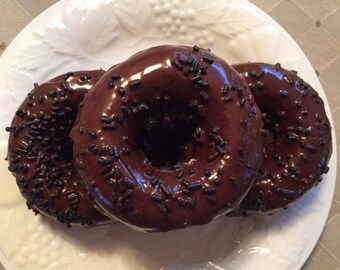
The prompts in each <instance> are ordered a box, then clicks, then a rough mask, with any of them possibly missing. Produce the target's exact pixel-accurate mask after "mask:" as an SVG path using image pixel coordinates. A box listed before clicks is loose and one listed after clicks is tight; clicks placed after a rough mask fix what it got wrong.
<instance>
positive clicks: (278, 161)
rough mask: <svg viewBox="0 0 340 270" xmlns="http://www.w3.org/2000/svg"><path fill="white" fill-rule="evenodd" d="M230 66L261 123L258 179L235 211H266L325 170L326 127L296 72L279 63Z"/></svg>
mask: <svg viewBox="0 0 340 270" xmlns="http://www.w3.org/2000/svg"><path fill="white" fill-rule="evenodd" d="M233 67H234V68H235V69H236V70H237V71H238V72H240V73H241V74H242V75H243V76H244V78H245V79H246V80H247V82H248V84H249V87H250V89H251V90H252V93H253V95H254V98H255V101H256V103H257V105H258V106H259V108H260V110H261V111H262V113H263V120H264V123H265V124H264V125H265V129H264V130H263V131H262V133H263V135H264V137H265V148H264V154H265V159H264V164H263V167H262V169H261V174H262V177H261V178H260V179H259V181H256V183H255V184H254V185H253V186H252V188H251V189H250V191H249V193H248V194H247V196H246V197H245V199H244V200H243V201H242V204H241V206H240V208H239V209H238V210H239V211H241V212H242V211H243V212H245V213H246V212H254V211H260V212H267V211H271V210H274V209H277V208H281V207H287V206H288V205H289V204H290V203H292V202H294V201H295V200H297V199H298V198H300V197H301V196H302V195H303V194H304V193H305V192H306V191H308V190H309V189H310V188H312V187H314V186H316V185H317V184H318V183H319V182H320V181H321V179H322V178H321V175H322V174H323V173H326V172H327V171H328V167H327V163H328V160H329V158H330V155H331V152H332V143H331V127H330V123H329V120H328V118H327V115H326V113H325V110H324V104H323V101H322V99H321V98H320V97H319V95H318V93H317V92H316V91H315V90H314V89H313V88H312V87H311V86H310V85H309V84H307V83H306V82H304V81H303V80H302V79H301V78H300V77H299V76H297V74H296V72H294V71H288V70H285V69H283V68H281V66H280V65H279V64H277V65H269V64H262V63H246V64H240V65H235V66H233Z"/></svg>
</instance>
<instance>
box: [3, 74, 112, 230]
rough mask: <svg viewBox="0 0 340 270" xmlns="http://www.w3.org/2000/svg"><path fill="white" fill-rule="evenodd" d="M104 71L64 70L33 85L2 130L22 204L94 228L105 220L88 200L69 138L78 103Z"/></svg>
mask: <svg viewBox="0 0 340 270" xmlns="http://www.w3.org/2000/svg"><path fill="white" fill-rule="evenodd" d="M103 73H104V72H103V71H102V70H96V71H81V72H75V73H67V74H65V75H61V76H58V77H56V78H54V79H52V80H50V81H48V82H46V83H44V84H42V85H40V86H38V85H35V87H36V88H34V89H33V90H32V91H31V92H30V93H29V94H28V96H27V97H26V98H25V100H24V101H23V102H22V104H21V106H20V108H19V109H18V111H17V112H16V115H15V116H14V118H13V121H12V124H11V126H10V127H9V128H7V130H8V131H9V132H10V137H9V144H8V160H9V170H10V171H11V172H12V173H13V174H14V176H15V177H16V181H17V184H18V186H19V188H20V191H21V193H22V195H23V196H24V197H25V198H26V199H27V206H28V207H29V208H30V209H32V210H33V211H35V212H36V213H38V212H40V213H42V214H44V215H46V216H49V217H51V218H53V219H56V220H58V221H60V222H62V223H65V224H66V225H81V226H93V225H96V224H97V223H102V222H104V221H107V220H108V218H107V217H105V216H104V215H102V214H101V213H99V212H98V211H97V210H95V209H94V208H93V206H92V204H91V203H90V202H89V201H88V199H87V190H86V188H85V186H84V185H83V184H82V182H81V179H80V177H79V175H78V172H77V170H75V168H74V164H73V152H72V145H73V142H72V140H71V138H70V137H69V132H70V130H71V128H72V127H73V124H74V121H75V119H76V115H77V112H78V108H79V104H80V102H81V101H82V99H83V97H84V95H85V93H86V92H87V91H88V90H89V89H90V88H91V87H92V86H93V84H95V83H96V82H97V81H98V80H99V78H100V77H101V76H102V74H103Z"/></svg>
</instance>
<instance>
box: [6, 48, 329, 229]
mask: <svg viewBox="0 0 340 270" xmlns="http://www.w3.org/2000/svg"><path fill="white" fill-rule="evenodd" d="M7 131H8V132H9V134H10V136H9V146H8V156H7V158H8V161H9V170H10V171H11V172H12V173H13V175H14V176H15V178H16V182H17V184H18V187H19V189H20V191H21V193H22V195H23V196H24V197H25V198H26V202H27V206H28V208H30V209H32V210H33V211H34V212H36V213H41V214H43V215H45V216H48V217H51V218H53V219H55V220H57V221H59V222H61V223H64V224H66V225H68V226H71V225H75V226H86V227H93V226H95V225H99V224H104V223H108V222H110V221H114V222H119V223H122V224H126V225H128V226H130V227H133V228H135V229H138V230H142V231H148V232H153V231H169V230H175V229H179V228H185V227H189V226H192V225H202V224H205V223H208V222H209V221H211V220H213V219H215V218H217V217H219V216H225V215H241V214H253V213H260V212H264V213H268V212H272V211H274V210H276V209H280V208H286V207H287V206H288V205H289V204H291V203H293V202H294V201H296V200H297V199H298V198H300V197H301V196H302V195H303V194H304V193H305V192H306V191H308V190H309V189H311V188H312V187H313V186H315V185H316V184H317V183H318V182H320V181H321V177H322V174H324V173H327V171H328V167H327V164H328V160H329V158H330V155H331V151H332V145H331V127H330V123H329V120H328V119H327V115H326V113H325V110H324V105H323V101H322V99H321V98H320V97H319V95H318V93H317V92H316V91H315V90H313V89H312V87H311V86H310V85H308V84H307V83H306V82H304V81H303V80H302V79H301V78H300V77H298V76H297V74H296V72H294V71H288V70H285V69H283V68H282V67H281V66H280V65H279V64H276V65H271V64H262V63H246V64H239V65H235V66H233V67H231V66H230V65H228V64H227V63H226V62H225V61H224V60H223V59H221V58H220V57H218V56H216V55H214V54H213V53H212V52H211V51H210V50H205V49H202V48H199V47H197V46H193V47H188V46H170V45H163V46H158V47H153V48H149V49H147V50H145V51H142V52H139V53H137V54H135V55H133V56H132V57H130V58H129V59H127V60H126V61H124V62H122V63H119V64H117V65H115V66H113V67H112V68H110V69H109V70H108V71H106V72H104V71H103V70H96V71H78V72H69V73H67V74H64V75H61V76H58V77H57V78H54V79H52V80H50V81H48V82H46V83H44V84H41V85H38V84H35V85H34V89H33V90H32V91H31V92H30V93H29V94H28V95H27V97H26V98H25V100H24V101H23V103H22V104H21V106H20V107H19V108H18V110H17V111H16V114H15V116H14V118H13V120H12V124H11V125H10V126H9V127H7Z"/></svg>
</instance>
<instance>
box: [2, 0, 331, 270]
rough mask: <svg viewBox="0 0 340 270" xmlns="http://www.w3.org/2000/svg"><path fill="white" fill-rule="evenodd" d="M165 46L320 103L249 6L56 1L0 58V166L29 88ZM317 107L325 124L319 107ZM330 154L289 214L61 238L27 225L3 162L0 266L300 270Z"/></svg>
mask: <svg viewBox="0 0 340 270" xmlns="http://www.w3.org/2000/svg"><path fill="white" fill-rule="evenodd" d="M170 43H172V44H189V45H193V44H197V45H200V46H203V47H210V48H211V49H212V50H213V52H214V53H216V54H218V55H220V56H222V57H223V58H224V59H225V60H226V61H228V62H229V63H231V64H232V63H238V62H245V61H264V62H269V63H276V62H281V63H282V65H283V66H284V67H286V68H287V69H294V70H297V71H299V74H300V75H301V76H302V77H303V78H304V79H305V80H306V81H308V82H309V83H310V84H312V85H313V86H314V88H315V89H316V90H318V91H319V93H320V96H321V97H322V98H324V99H325V95H324V92H323V90H322V87H321V85H320V83H319V80H318V78H317V76H316V74H315V72H314V70H313V68H312V66H311V65H310V63H309V61H308V60H307V58H306V57H305V55H304V54H303V53H302V51H301V50H300V48H299V47H298V46H297V45H296V43H295V42H294V41H293V40H292V38H291V37H290V36H289V35H288V34H287V33H286V32H285V31H284V30H283V29H282V28H281V27H280V26H278V24H276V23H275V22H274V21H273V20H272V19H271V18H270V17H268V16H267V15H266V14H265V13H263V12H262V11H261V10H259V9H258V8H256V7H255V6H253V5H252V4H250V3H249V2H247V1H242V0H213V1H206V0H195V1H184V0H183V1H182V0H173V1H171V0H160V1H156V0H150V1H147V0H116V1H112V0H111V1H110V0H107V1H106V0H97V1H90V0H87V1H86V0H73V1H72V0H64V1H60V2H58V3H57V4H56V5H54V6H53V7H51V8H50V9H48V10H47V11H45V12H44V13H43V14H41V15H40V16H39V17H38V18H36V19H35V20H34V21H33V22H32V23H30V24H29V25H28V26H27V27H26V28H25V29H24V30H23V31H22V32H21V33H20V34H19V35H18V36H17V37H16V39H15V40H14V41H13V42H12V44H11V45H10V46H9V47H8V48H7V50H6V51H5V53H4V54H3V55H2V57H1V60H0V89H1V90H0V107H1V111H2V117H1V119H0V142H1V156H2V157H5V155H6V144H7V134H6V133H5V131H4V130H5V126H8V125H9V124H10V121H11V119H12V116H13V114H14V112H15V110H16V108H17V106H18V105H19V104H20V102H21V100H22V99H23V97H24V96H25V95H26V94H27V92H28V91H29V90H30V89H31V88H32V85H33V82H38V83H42V82H44V81H46V80H47V79H49V78H52V77H54V76H55V75H58V74H61V73H64V72H67V71H70V70H80V69H91V68H98V67H102V68H104V69H105V68H108V67H110V66H111V65H113V64H115V63H117V62H119V61H122V60H124V59H126V58H127V57H128V56H130V55H131V54H132V53H134V52H137V51H139V50H141V49H144V48H147V47H150V46H153V45H157V44H170ZM326 109H327V113H328V115H329V116H331V113H330V111H329V106H328V104H327V102H326ZM333 145H334V146H335V136H334V134H333ZM335 149H336V147H334V153H333V156H332V158H331V160H330V168H331V169H330V171H329V173H328V174H327V176H325V177H324V181H323V182H322V183H321V184H320V185H319V186H318V187H317V188H316V189H314V190H312V191H311V192H309V194H307V195H306V196H305V197H304V198H302V200H300V201H299V202H298V203H297V204H296V205H294V206H292V207H290V208H289V209H288V210H282V211H280V212H278V213H277V214H275V215H273V216H254V217H250V218H222V219H219V220H217V221H214V222H212V223H211V224H208V225H205V226H201V227H194V228H190V229H186V230H179V231H175V232H169V233H154V234H145V233H140V232H136V231H132V230H131V229H129V228H125V227H123V226H121V225H112V226H103V227H100V228H94V229H91V230H87V229H80V228H71V229H67V228H65V227H63V226H62V225H59V224H57V223H55V222H52V221H49V220H47V219H45V218H42V217H40V216H34V215H33V213H32V212H31V211H28V210H27V209H26V206H25V202H24V200H23V199H22V198H21V196H20V194H19V191H18V189H17V187H16V185H15V181H14V179H13V177H12V176H11V175H10V173H9V172H8V171H7V164H6V162H5V161H4V160H2V161H1V179H0V192H1V194H0V260H1V262H2V263H3V265H4V266H5V267H6V269H18V270H21V269H34V270H40V269H51V270H52V269H53V270H57V269H62V270H65V269H66V270H68V269H134V270H135V269H168V270H169V269H210V270H212V269H238V270H239V269H277V270H280V269H299V268H300V267H301V266H302V265H303V263H304V262H305V261H306V259H307V258H308V256H309V254H310V253H311V251H312V249H313V247H314V246H315V244H316V242H317V240H318V238H319V236H320V234H321V231H322V229H323V227H324V224H325V221H326V219H327V215H328V212H329V209H330V205H331V201H332V197H333V191H334V186H335V173H336V161H335V157H336V153H335Z"/></svg>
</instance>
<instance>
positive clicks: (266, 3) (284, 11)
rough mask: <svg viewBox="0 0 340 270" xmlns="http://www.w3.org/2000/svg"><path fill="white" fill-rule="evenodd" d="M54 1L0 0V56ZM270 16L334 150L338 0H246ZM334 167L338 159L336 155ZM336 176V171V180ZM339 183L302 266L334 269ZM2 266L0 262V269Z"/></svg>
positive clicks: (339, 248)
mask: <svg viewBox="0 0 340 270" xmlns="http://www.w3.org/2000/svg"><path fill="white" fill-rule="evenodd" d="M56 2H57V0H0V55H1V54H2V52H3V51H4V50H5V49H6V47H7V46H8V45H9V44H10V42H11V41H12V39H13V38H14V37H15V36H16V35H17V34H18V33H19V32H20V31H21V30H22V29H23V28H24V27H25V26H26V25H27V24H28V23H29V22H30V21H31V20H32V19H34V18H35V17H36V16H37V15H39V14H40V13H41V12H43V11H44V10H45V9H46V8H48V7H49V6H51V5H52V4H54V3H56ZM250 2H252V3H253V4H255V5H257V6H258V7H260V8H261V9H262V10H264V11H265V12H267V13H268V14H269V15H270V16H271V17H273V18H274V19H275V20H276V21H277V22H278V23H279V24H281V26H282V27H283V28H284V29H285V30H286V31H287V32H288V33H289V34H290V35H291V36H292V37H293V38H294V39H295V41H296V42H297V43H298V44H299V45H300V47H301V48H302V50H303V51H304V52H305V54H306V55H307V57H308V58H309V60H310V61H311V63H312V65H313V66H314V68H315V70H316V72H317V74H319V78H320V81H321V83H322V85H323V88H324V90H325V93H326V95H327V98H328V102H329V104H330V107H331V111H332V114H333V119H334V124H335V126H334V129H335V132H336V134H338V137H337V147H338V149H337V150H338V152H340V136H339V134H340V0H319V1H311V0H250ZM337 163H338V168H340V158H339V157H338V158H337ZM339 178H340V170H338V173H337V179H339ZM339 228H340V184H337V185H336V190H335V197H334V201H333V204H332V208H331V212H330V215H329V218H328V221H327V224H326V227H325V229H324V231H323V233H322V236H321V238H320V241H319V242H318V244H317V246H316V248H315V250H314V251H313V253H312V255H311V256H310V258H309V259H308V261H307V262H306V264H305V265H304V267H303V270H314V269H315V270H316V269H318V270H319V269H323V270H340V229H339ZM2 269H3V268H2V267H1V265H0V270H2Z"/></svg>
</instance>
